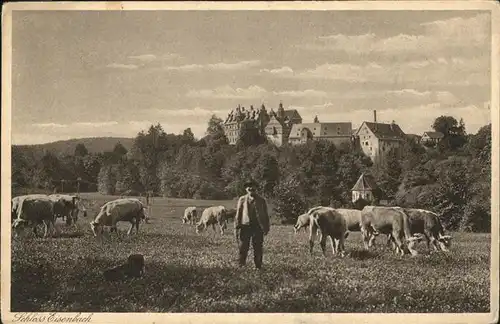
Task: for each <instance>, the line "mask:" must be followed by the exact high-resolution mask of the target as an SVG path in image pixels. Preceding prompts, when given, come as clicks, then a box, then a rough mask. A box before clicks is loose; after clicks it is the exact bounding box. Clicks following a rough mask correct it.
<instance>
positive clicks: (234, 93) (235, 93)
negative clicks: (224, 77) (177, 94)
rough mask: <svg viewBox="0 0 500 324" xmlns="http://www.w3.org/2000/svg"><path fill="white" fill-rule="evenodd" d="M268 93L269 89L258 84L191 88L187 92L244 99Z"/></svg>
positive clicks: (206, 96) (199, 95)
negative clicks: (245, 86)
mask: <svg viewBox="0 0 500 324" xmlns="http://www.w3.org/2000/svg"><path fill="white" fill-rule="evenodd" d="M266 94H267V90H266V89H264V88H261V87H259V86H256V85H252V86H249V87H248V88H236V89H234V88H232V87H231V86H229V85H227V86H223V87H218V88H215V89H203V90H190V91H188V93H187V94H186V96H187V97H191V98H217V99H244V98H248V99H251V98H261V97H263V96H265V95H266Z"/></svg>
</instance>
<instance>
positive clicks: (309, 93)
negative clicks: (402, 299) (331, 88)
mask: <svg viewBox="0 0 500 324" xmlns="http://www.w3.org/2000/svg"><path fill="white" fill-rule="evenodd" d="M273 94H274V95H276V96H287V97H294V98H299V97H303V98H311V97H326V96H328V93H327V92H325V91H318V90H311V89H308V90H298V91H273Z"/></svg>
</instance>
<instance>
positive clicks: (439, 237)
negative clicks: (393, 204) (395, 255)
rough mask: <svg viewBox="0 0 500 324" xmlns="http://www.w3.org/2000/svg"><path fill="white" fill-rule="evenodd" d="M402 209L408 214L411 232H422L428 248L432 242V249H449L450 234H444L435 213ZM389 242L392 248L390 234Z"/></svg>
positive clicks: (393, 244)
mask: <svg viewBox="0 0 500 324" xmlns="http://www.w3.org/2000/svg"><path fill="white" fill-rule="evenodd" d="M403 211H404V212H405V214H406V215H407V216H408V220H409V224H410V232H411V234H412V235H415V234H423V236H424V238H425V240H426V242H427V248H428V249H429V250H430V249H431V247H430V245H431V244H432V246H433V248H434V251H439V250H441V251H445V252H447V251H449V250H448V248H449V247H450V245H451V236H450V235H445V234H444V228H443V225H442V224H441V220H440V219H439V216H438V215H437V214H436V213H434V212H431V211H429V210H425V209H415V208H403ZM389 243H391V244H392V246H393V248H395V247H396V246H395V243H394V238H393V237H392V235H390V236H389V238H388V244H389Z"/></svg>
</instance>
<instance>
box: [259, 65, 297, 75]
mask: <svg viewBox="0 0 500 324" xmlns="http://www.w3.org/2000/svg"><path fill="white" fill-rule="evenodd" d="M260 72H262V73H270V74H273V75H281V76H292V75H293V74H294V73H293V70H292V68H291V67H288V66H283V67H280V68H277V69H261V70H260Z"/></svg>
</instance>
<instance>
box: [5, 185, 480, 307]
mask: <svg viewBox="0 0 500 324" xmlns="http://www.w3.org/2000/svg"><path fill="white" fill-rule="evenodd" d="M82 196H85V195H82ZM86 197H87V198H89V199H91V200H92V201H95V204H93V205H92V206H91V208H90V209H89V215H88V217H87V218H83V217H82V216H80V218H79V220H78V223H77V224H76V226H69V227H68V226H66V225H65V224H63V223H62V222H61V221H60V220H59V221H58V223H57V226H58V228H59V229H60V235H59V236H57V237H55V238H47V239H43V238H35V237H34V235H33V234H32V232H31V231H29V230H27V231H26V233H25V234H24V236H23V237H20V238H13V240H12V275H11V276H12V291H11V294H12V295H11V305H12V306H11V307H12V309H11V311H13V312H21V311H28V312H53V311H54V312H55V311H59V312H318V313H319V312H334V313H345V312H489V308H490V306H489V305H490V301H489V300H490V298H489V296H490V270H489V267H490V235H489V234H473V233H452V235H453V241H452V247H451V252H450V253H433V254H429V252H428V250H427V247H426V246H425V243H419V245H417V249H418V250H419V252H420V253H421V254H420V255H418V256H416V257H410V256H405V257H400V256H396V255H395V254H394V253H392V252H391V251H389V250H388V249H386V248H385V247H383V246H381V245H383V244H382V243H385V238H382V240H381V239H378V245H379V246H378V247H377V248H376V249H375V250H371V251H369V252H366V251H363V249H362V243H361V237H360V234H359V233H352V234H351V235H350V236H349V238H348V239H347V241H346V250H347V252H348V253H350V255H349V256H347V257H345V258H340V257H333V256H332V251H331V249H330V245H329V244H327V248H328V250H327V257H326V258H325V257H323V255H322V254H321V249H320V247H319V244H318V243H316V245H315V248H314V254H313V255H312V256H311V255H309V251H308V234H306V233H305V232H300V233H298V234H294V233H293V228H292V226H284V225H274V226H272V227H271V231H270V233H269V235H268V236H267V237H266V238H265V242H264V268H263V269H262V270H261V271H257V270H254V268H253V260H252V258H253V256H252V252H250V254H249V259H248V262H247V266H246V267H244V268H238V267H237V265H236V260H237V246H236V240H235V238H234V235H233V231H232V230H233V227H232V223H230V224H229V227H228V231H227V233H225V235H224V236H221V235H220V233H219V232H215V233H214V232H213V230H212V229H211V228H209V229H207V231H206V232H203V233H201V234H200V235H197V234H196V233H195V228H194V226H192V225H186V224H182V222H181V217H182V214H183V211H184V209H185V207H187V206H198V207H200V208H203V207H207V206H211V205H220V204H223V205H225V206H227V207H233V208H234V206H235V201H223V202H221V201H201V200H198V201H196V200H189V199H166V198H154V202H153V206H152V210H151V221H150V223H149V224H144V223H141V227H140V230H139V235H135V231H134V234H133V235H131V236H129V237H127V236H126V233H125V231H126V229H128V226H129V224H128V223H119V224H118V225H119V230H121V232H120V234H121V236H120V237H116V235H109V233H106V234H105V235H104V236H102V237H99V238H94V237H93V236H92V234H91V231H90V226H89V222H90V221H91V219H92V218H93V217H94V216H95V215H96V213H97V208H98V206H99V205H100V204H102V203H104V202H105V201H108V200H111V199H115V198H117V197H111V196H101V195H98V194H92V195H87V196H86ZM270 210H271V208H270ZM272 214H273V213H272V212H271V216H272ZM111 234H115V233H111ZM131 253H141V254H143V255H144V256H145V260H146V275H145V276H144V277H143V278H138V279H130V280H125V281H120V282H107V281H105V280H104V278H103V276H102V272H103V271H104V270H105V269H107V268H110V267H114V266H116V265H119V264H121V263H123V262H124V261H125V260H126V258H127V256H128V255H129V254H131Z"/></svg>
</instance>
